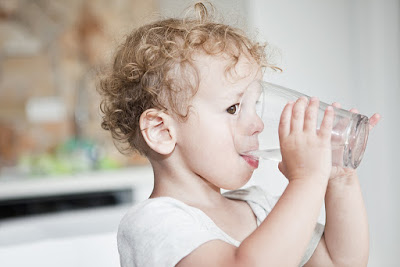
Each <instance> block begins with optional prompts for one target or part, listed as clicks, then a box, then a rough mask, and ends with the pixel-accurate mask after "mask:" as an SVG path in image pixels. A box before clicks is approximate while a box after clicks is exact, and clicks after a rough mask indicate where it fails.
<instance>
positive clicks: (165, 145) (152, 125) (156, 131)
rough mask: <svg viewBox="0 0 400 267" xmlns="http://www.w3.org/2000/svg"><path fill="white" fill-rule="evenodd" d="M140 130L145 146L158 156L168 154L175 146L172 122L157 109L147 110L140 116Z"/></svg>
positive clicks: (171, 119)
mask: <svg viewBox="0 0 400 267" xmlns="http://www.w3.org/2000/svg"><path fill="white" fill-rule="evenodd" d="M139 125H140V129H141V132H142V135H143V138H144V140H145V141H146V143H147V145H148V146H149V147H150V148H151V149H153V150H154V151H156V152H157V153H159V154H162V155H167V154H170V153H171V152H172V151H173V150H174V148H175V145H176V136H175V131H174V130H175V128H174V120H173V118H171V116H169V115H168V114H166V113H164V112H162V111H160V110H158V109H148V110H146V111H145V112H143V114H142V115H141V116H140V121H139Z"/></svg>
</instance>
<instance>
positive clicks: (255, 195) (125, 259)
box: [118, 186, 324, 267]
mask: <svg viewBox="0 0 400 267" xmlns="http://www.w3.org/2000/svg"><path fill="white" fill-rule="evenodd" d="M224 196H226V197H227V198H231V199H239V200H243V201H246V202H247V203H248V204H249V206H250V207H251V209H252V210H253V212H254V214H255V215H256V217H257V226H259V225H260V224H261V222H262V221H264V219H265V218H266V216H267V215H268V214H269V212H270V211H271V209H272V207H273V206H274V205H275V204H276V202H277V201H278V199H279V197H275V196H270V195H268V194H267V193H266V192H265V191H264V190H262V189H261V188H260V187H258V186H252V187H249V188H246V189H240V190H234V191H229V192H226V193H224ZM323 231H324V226H323V225H322V224H319V223H317V225H316V227H315V229H314V233H313V236H312V239H311V241H310V243H309V246H308V248H307V251H306V253H305V255H304V257H303V259H302V261H301V264H300V266H302V265H304V264H305V263H306V262H307V261H308V260H309V259H310V257H311V255H312V254H313V252H314V250H315V248H316V247H317V245H318V242H319V240H320V239H321V236H322V233H323ZM216 239H218V240H223V241H225V242H227V243H229V244H232V245H234V246H236V247H238V246H239V245H240V242H239V241H237V240H235V239H233V238H232V237H230V236H229V235H228V234H226V233H225V232H224V231H222V230H221V229H220V228H219V227H218V226H217V225H216V224H215V223H214V222H213V221H212V220H211V219H210V218H209V217H208V216H207V215H206V214H205V213H204V212H203V211H201V210H200V209H198V208H195V207H191V206H188V205H186V204H185V203H183V202H181V201H179V200H177V199H174V198H170V197H159V198H153V199H147V200H145V201H143V202H141V203H138V204H136V205H135V206H133V207H132V209H130V210H129V211H128V213H127V214H126V215H125V216H124V218H123V219H122V220H121V223H120V225H119V229H118V251H119V255H120V262H121V266H122V267H133V266H137V267H143V266H146V267H148V266H157V267H159V266H175V265H176V264H177V263H178V262H179V261H180V260H181V259H183V258H184V257H185V256H187V255H188V254H190V253H191V252H192V251H193V250H195V249H196V248H198V247H199V246H200V245H202V244H204V243H205V242H207V241H210V240H216Z"/></svg>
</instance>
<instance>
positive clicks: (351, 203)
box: [306, 103, 380, 266]
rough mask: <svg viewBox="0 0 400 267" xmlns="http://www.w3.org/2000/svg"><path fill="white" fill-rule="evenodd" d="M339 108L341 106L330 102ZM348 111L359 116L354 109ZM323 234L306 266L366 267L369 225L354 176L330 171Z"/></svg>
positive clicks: (375, 120)
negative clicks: (328, 261)
mask: <svg viewBox="0 0 400 267" xmlns="http://www.w3.org/2000/svg"><path fill="white" fill-rule="evenodd" d="M333 106H335V107H338V108H340V104H338V103H333ZM350 111H351V112H355V113H358V111H357V109H351V110H350ZM379 120H380V115H379V114H374V115H373V116H372V117H371V118H370V119H369V129H370V131H371V130H372V129H373V128H374V127H375V125H377V124H378V122H379ZM325 206H326V217H327V218H326V227H325V235H324V236H323V237H322V239H321V242H320V244H319V245H318V247H317V248H316V250H315V252H314V254H313V256H312V257H311V259H310V260H309V261H308V263H307V264H306V266H329V265H328V264H325V263H326V260H327V258H331V259H332V261H333V262H334V263H335V264H336V265H339V266H343V265H345V264H346V262H347V265H348V266H366V265H367V263H368V254H369V233H368V222H367V215H366V210H365V207H364V202H363V198H362V194H361V188H360V184H359V181H358V177H357V173H356V171H355V170H352V169H345V168H339V167H336V168H333V169H332V174H331V178H330V180H329V184H328V190H327V192H326V196H325Z"/></svg>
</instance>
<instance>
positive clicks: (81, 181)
mask: <svg viewBox="0 0 400 267" xmlns="http://www.w3.org/2000/svg"><path fill="white" fill-rule="evenodd" d="M152 183H153V171H152V169H151V167H150V166H140V167H131V168H126V169H120V170H112V171H98V172H89V173H81V174H77V175H65V176H53V177H52V176H48V177H31V178H26V179H3V181H2V180H1V179H0V201H6V200H15V199H24V198H35V197H46V196H54V195H68V194H79V193H90V192H104V191H116V190H123V189H126V188H135V189H140V188H146V190H148V189H149V188H151V187H152ZM142 198H143V194H135V197H134V201H135V200H141V199H142Z"/></svg>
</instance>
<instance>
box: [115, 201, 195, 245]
mask: <svg viewBox="0 0 400 267" xmlns="http://www.w3.org/2000/svg"><path fill="white" fill-rule="evenodd" d="M196 215H197V214H196V212H195V211H193V210H192V209H191V208H190V207H189V206H187V205H185V204H184V203H182V202H180V201H178V200H175V199H172V198H165V197H162V198H156V199H148V200H145V201H143V202H141V203H138V204H136V205H135V206H133V207H132V208H131V209H130V210H129V211H128V212H127V213H126V215H125V216H124V217H123V218H122V220H121V222H120V224H119V227H118V239H129V241H130V242H129V243H130V244H136V243H140V242H141V240H142V239H143V238H144V236H146V239H148V238H149V236H152V235H154V236H157V235H159V234H160V232H163V231H165V230H168V231H173V229H175V228H176V227H177V226H179V225H180V224H188V223H190V225H196V223H197V222H198V219H197V216H196ZM119 241H120V240H119Z"/></svg>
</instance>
